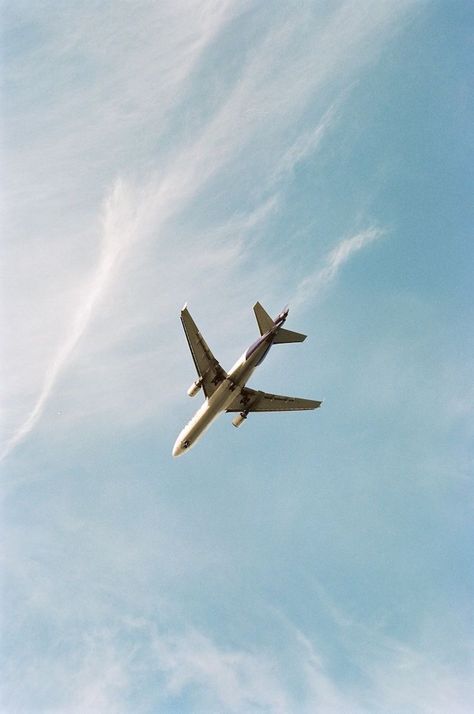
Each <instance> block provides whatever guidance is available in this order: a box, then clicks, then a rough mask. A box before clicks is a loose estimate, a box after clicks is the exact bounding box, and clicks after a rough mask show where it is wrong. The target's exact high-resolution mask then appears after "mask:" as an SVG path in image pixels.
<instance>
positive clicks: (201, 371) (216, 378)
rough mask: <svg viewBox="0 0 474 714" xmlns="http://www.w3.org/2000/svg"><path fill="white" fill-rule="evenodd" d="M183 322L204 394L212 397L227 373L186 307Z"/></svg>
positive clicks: (182, 313) (183, 310)
mask: <svg viewBox="0 0 474 714" xmlns="http://www.w3.org/2000/svg"><path fill="white" fill-rule="evenodd" d="M181 322H182V324H183V328H184V334H185V335H186V339H187V341H188V345H189V349H190V350H191V354H192V357H193V360H194V364H195V366H196V370H197V373H198V376H199V378H200V379H201V380H202V388H203V391H204V394H205V395H206V397H210V396H211V394H213V393H214V392H215V391H216V389H217V387H218V386H219V384H220V383H221V382H222V381H223V380H224V379H225V378H226V377H227V373H226V371H225V370H224V369H222V367H221V366H220V364H219V362H218V361H217V360H216V358H215V357H214V355H213V354H212V352H211V350H210V349H209V347H208V345H207V343H206V340H205V339H204V337H203V336H202V335H201V333H200V332H199V330H198V328H197V327H196V324H195V322H194V320H193V318H192V317H191V315H190V314H189V311H188V308H187V307H186V305H185V306H184V307H183V309H182V310H181Z"/></svg>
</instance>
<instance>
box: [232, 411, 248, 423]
mask: <svg viewBox="0 0 474 714" xmlns="http://www.w3.org/2000/svg"><path fill="white" fill-rule="evenodd" d="M246 419H247V413H246V412H240V414H237V416H235V417H234V418H233V419H232V424H233V425H234V426H240V425H241V424H243V423H244V421H245V420H246Z"/></svg>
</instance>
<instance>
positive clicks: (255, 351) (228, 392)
mask: <svg viewBox="0 0 474 714" xmlns="http://www.w3.org/2000/svg"><path fill="white" fill-rule="evenodd" d="M287 315H288V311H287V310H286V311H284V312H283V313H281V314H280V315H279V316H278V318H277V319H276V320H275V322H274V325H273V327H272V328H271V329H270V330H269V331H268V332H266V333H265V334H264V335H262V336H261V337H260V338H259V339H258V340H256V342H254V343H253V344H252V345H250V347H249V348H248V349H247V350H246V351H245V352H244V353H243V355H242V356H241V357H240V358H239V359H238V360H237V362H236V363H235V364H234V366H233V367H232V369H231V370H230V372H229V373H228V375H227V377H226V379H224V380H223V381H222V382H221V384H220V385H219V386H218V387H217V389H216V391H215V392H214V394H212V395H211V396H210V397H209V398H208V399H206V401H205V402H204V404H203V405H202V406H201V407H200V409H198V411H197V412H196V414H195V415H194V416H193V418H192V419H191V421H190V422H188V423H187V424H186V426H185V427H184V429H183V430H182V431H181V432H180V434H179V436H178V438H177V439H176V442H175V445H174V447H173V456H180V455H181V454H183V453H184V452H185V451H189V449H190V448H191V447H192V446H194V444H195V443H196V442H197V441H198V439H199V438H200V437H201V436H202V434H203V433H204V432H205V431H206V429H207V428H208V427H209V426H210V425H211V424H212V422H213V421H214V419H216V418H217V417H218V416H219V414H222V412H225V411H226V409H227V408H228V407H229V405H230V403H231V402H232V401H234V399H235V398H236V397H237V396H238V395H239V394H240V392H241V391H242V389H243V387H245V385H246V384H247V382H248V380H249V379H250V377H251V376H252V374H253V372H254V371H255V369H256V368H257V367H258V365H259V364H261V363H262V362H263V360H264V359H265V357H266V355H267V354H268V351H269V350H270V348H271V346H272V344H273V341H274V339H275V337H276V334H277V332H278V330H279V328H280V327H281V326H282V325H283V324H284V322H285V320H286V318H287Z"/></svg>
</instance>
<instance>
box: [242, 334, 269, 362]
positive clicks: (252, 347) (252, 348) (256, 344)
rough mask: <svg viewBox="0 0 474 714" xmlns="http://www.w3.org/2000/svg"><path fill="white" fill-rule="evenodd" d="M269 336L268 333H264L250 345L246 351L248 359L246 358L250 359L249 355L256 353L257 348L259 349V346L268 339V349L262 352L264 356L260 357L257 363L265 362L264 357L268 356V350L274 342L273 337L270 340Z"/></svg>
mask: <svg viewBox="0 0 474 714" xmlns="http://www.w3.org/2000/svg"><path fill="white" fill-rule="evenodd" d="M268 337H269V336H268V334H266V335H263V336H262V337H259V339H258V340H256V341H255V342H254V343H253V345H250V347H249V348H248V350H247V352H246V353H245V359H246V360H247V359H249V357H251V356H252V355H253V353H254V352H255V351H256V350H258V348H259V347H260V346H261V345H262V344H263V343H264V342H266V341H268V346H267V349H266V350H265V352H264V353H263V354H262V356H261V357H260V359H259V361H258V362H257V364H260V363H261V362H263V360H264V358H265V357H266V356H267V354H268V350H269V349H270V347H271V346H272V342H273V339H271V340H269V339H268Z"/></svg>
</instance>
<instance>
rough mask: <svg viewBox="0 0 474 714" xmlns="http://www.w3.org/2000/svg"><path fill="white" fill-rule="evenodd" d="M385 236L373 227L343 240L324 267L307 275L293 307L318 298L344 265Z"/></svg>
mask: <svg viewBox="0 0 474 714" xmlns="http://www.w3.org/2000/svg"><path fill="white" fill-rule="evenodd" d="M384 235H386V231H385V230H384V229H382V228H378V227H376V226H371V227H370V228H367V229H366V230H363V231H359V232H357V233H355V234H354V235H353V236H350V237H349V238H343V239H342V240H341V241H340V242H339V243H337V245H336V246H335V247H334V248H332V249H331V250H330V251H329V252H328V254H327V255H326V257H325V259H324V260H323V265H322V267H318V268H317V269H316V270H315V271H313V272H312V273H310V274H309V275H307V276H306V277H305V278H304V279H303V280H302V281H301V283H300V284H299V285H298V287H297V289H296V293H295V296H294V298H293V300H292V303H293V305H294V306H295V307H298V306H300V305H302V304H303V303H306V302H308V301H310V300H312V299H314V298H315V297H317V296H318V295H319V294H320V293H321V292H322V291H323V290H324V289H325V288H327V287H328V286H329V285H330V283H332V282H333V281H334V280H335V278H336V277H337V275H338V273H339V271H340V270H341V268H342V267H343V265H345V264H346V263H347V261H348V260H349V259H350V258H351V256H352V255H354V253H357V252H358V251H360V250H362V249H363V248H365V247H366V246H368V245H369V244H370V243H373V242H374V241H376V240H378V239H380V238H381V237H382V236H384Z"/></svg>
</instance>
